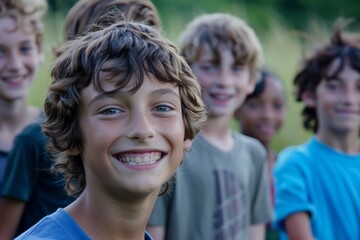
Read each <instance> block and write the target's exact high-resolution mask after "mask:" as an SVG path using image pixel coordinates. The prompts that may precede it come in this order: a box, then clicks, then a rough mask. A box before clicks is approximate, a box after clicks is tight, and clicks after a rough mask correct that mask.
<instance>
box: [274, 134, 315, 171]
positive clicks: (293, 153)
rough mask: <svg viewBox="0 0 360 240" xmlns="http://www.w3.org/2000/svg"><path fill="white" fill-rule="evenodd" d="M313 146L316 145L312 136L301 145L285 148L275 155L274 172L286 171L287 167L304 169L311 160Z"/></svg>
mask: <svg viewBox="0 0 360 240" xmlns="http://www.w3.org/2000/svg"><path fill="white" fill-rule="evenodd" d="M314 148H316V146H315V143H314V139H313V138H310V139H309V140H308V141H306V142H304V143H303V144H301V145H297V146H290V147H287V148H285V149H284V150H282V151H281V152H280V153H279V154H278V156H277V160H276V163H275V169H274V172H275V173H276V172H279V171H288V170H289V169H299V170H306V169H307V168H308V167H309V166H310V165H311V164H312V162H313V161H312V160H313V149H314ZM284 169H285V170H284Z"/></svg>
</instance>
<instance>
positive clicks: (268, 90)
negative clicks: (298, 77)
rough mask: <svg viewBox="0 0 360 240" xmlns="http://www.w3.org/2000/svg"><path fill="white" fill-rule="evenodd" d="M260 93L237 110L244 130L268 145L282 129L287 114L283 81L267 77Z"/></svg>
mask: <svg viewBox="0 0 360 240" xmlns="http://www.w3.org/2000/svg"><path fill="white" fill-rule="evenodd" d="M265 81H266V82H265V87H264V89H263V92H262V93H260V95H258V96H256V97H253V98H250V99H248V100H247V101H246V102H245V103H244V105H243V106H242V107H241V108H240V109H239V111H237V112H236V114H235V117H236V118H237V119H238V120H239V121H240V123H241V129H242V132H243V133H244V134H246V135H249V136H252V137H254V138H256V139H258V140H259V141H260V142H261V143H262V144H264V145H265V146H268V145H269V144H270V141H271V140H272V139H273V137H274V136H275V134H276V133H277V132H278V130H279V129H280V127H281V125H282V123H283V121H284V116H285V96H284V89H283V86H282V85H281V83H280V82H279V81H277V80H275V79H271V78H269V77H268V78H267V79H266V80H265Z"/></svg>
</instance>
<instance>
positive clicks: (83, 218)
mask: <svg viewBox="0 0 360 240" xmlns="http://www.w3.org/2000/svg"><path fill="white" fill-rule="evenodd" d="M102 193H103V192H102ZM86 195H87V194H86V193H85V192H83V193H82V194H81V196H79V198H78V199H77V200H75V202H73V203H72V204H70V205H69V206H68V207H66V211H67V212H68V213H69V214H70V215H71V216H72V218H74V220H75V221H76V222H77V223H78V224H79V225H80V227H81V228H82V229H83V231H84V232H85V233H86V234H87V235H88V236H89V237H90V238H91V239H139V240H140V239H141V240H143V239H144V231H145V227H146V224H147V221H148V218H149V217H150V214H151V211H152V208H153V206H154V204H155V201H156V198H157V194H156V193H153V194H152V195H151V196H148V197H146V198H144V199H142V200H138V201H134V202H133V203H129V201H127V200H126V201H123V202H114V201H111V202H108V201H107V200H109V198H108V196H107V197H106V196H102V197H99V198H98V199H96V200H95V201H93V199H94V197H93V196H91V197H86ZM106 199H107V200H106ZM104 200H105V201H104ZM113 200H114V199H113ZM99 220H100V221H99Z"/></svg>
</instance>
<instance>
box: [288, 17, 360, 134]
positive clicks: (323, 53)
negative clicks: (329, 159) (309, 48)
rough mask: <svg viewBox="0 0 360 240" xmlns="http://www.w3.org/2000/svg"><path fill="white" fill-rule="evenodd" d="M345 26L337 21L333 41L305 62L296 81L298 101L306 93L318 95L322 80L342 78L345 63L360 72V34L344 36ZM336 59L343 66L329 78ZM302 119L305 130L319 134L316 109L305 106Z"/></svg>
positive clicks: (339, 20) (340, 21)
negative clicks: (339, 75) (338, 76)
mask: <svg viewBox="0 0 360 240" xmlns="http://www.w3.org/2000/svg"><path fill="white" fill-rule="evenodd" d="M345 26H346V25H344V21H343V20H341V19H338V20H337V21H336V22H335V24H334V29H333V33H332V36H331V37H330V41H329V42H327V43H324V44H323V45H321V46H320V47H318V48H317V49H315V50H314V51H313V52H312V54H311V55H310V56H309V57H306V58H304V59H303V60H302V62H301V64H300V68H299V70H298V71H297V73H296V75H295V77H294V86H295V98H296V101H298V102H302V101H303V100H302V96H303V94H304V92H306V91H311V92H312V93H315V90H316V88H317V86H318V85H319V83H320V82H321V81H322V80H323V79H325V80H327V79H330V78H332V77H335V76H336V75H337V74H339V73H340V72H341V71H342V69H343V68H344V66H345V62H346V61H348V64H350V66H351V67H352V68H353V69H355V70H357V71H358V72H360V34H355V33H350V32H343V31H342V30H343V28H344V27H345ZM335 59H339V60H340V61H341V63H340V64H339V67H338V69H336V71H335V72H334V73H333V76H327V71H328V68H329V66H330V64H331V63H332V62H333V61H334V60H335ZM302 116H303V125H304V127H305V129H307V130H310V131H313V132H314V133H316V132H317V129H318V119H317V117H316V109H315V108H310V107H307V106H304V108H303V110H302Z"/></svg>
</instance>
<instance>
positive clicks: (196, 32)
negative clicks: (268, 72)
mask: <svg viewBox="0 0 360 240" xmlns="http://www.w3.org/2000/svg"><path fill="white" fill-rule="evenodd" d="M204 44H207V45H208V46H209V47H210V49H211V51H213V53H214V54H215V56H218V55H220V52H219V51H221V49H220V47H221V46H225V47H227V48H230V49H231V51H232V53H233V55H234V57H235V61H236V62H237V63H239V64H241V65H248V66H249V69H250V77H251V79H252V80H254V81H255V80H256V79H257V77H258V76H257V75H258V71H259V68H260V66H261V64H262V48H261V45H260V42H259V39H258V38H257V36H256V34H255V32H254V31H253V29H252V28H251V27H250V26H249V25H248V24H247V23H246V22H245V21H243V20H242V19H240V18H238V17H235V16H233V15H230V14H226V13H213V14H204V15H201V16H199V17H196V18H195V19H194V20H192V21H191V22H190V23H189V24H188V25H187V26H186V28H185V30H184V31H183V33H182V34H181V37H180V49H181V53H182V54H183V55H184V56H185V59H186V60H187V61H188V63H189V64H190V65H192V64H193V63H194V62H197V61H198V60H199V57H200V56H199V55H200V54H201V50H202V46H203V45H204Z"/></svg>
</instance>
